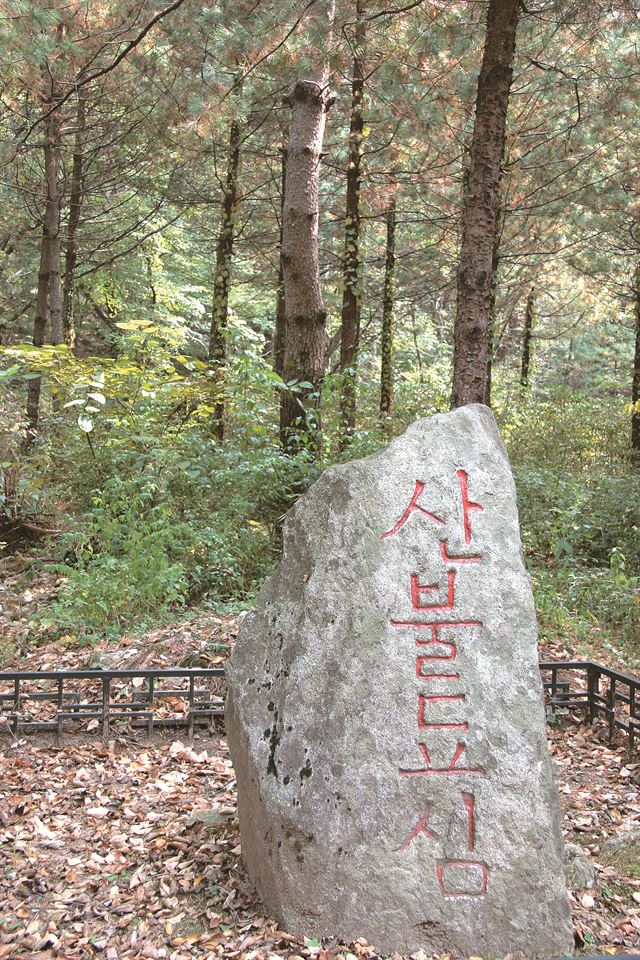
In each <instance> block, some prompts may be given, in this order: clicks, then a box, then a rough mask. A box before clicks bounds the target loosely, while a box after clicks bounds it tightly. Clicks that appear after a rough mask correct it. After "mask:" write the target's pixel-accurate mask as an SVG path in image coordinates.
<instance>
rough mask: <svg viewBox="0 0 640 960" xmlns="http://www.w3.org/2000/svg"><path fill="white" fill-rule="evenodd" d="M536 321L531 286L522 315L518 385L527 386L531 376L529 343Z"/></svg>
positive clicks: (533, 285) (534, 289)
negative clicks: (520, 360)
mask: <svg viewBox="0 0 640 960" xmlns="http://www.w3.org/2000/svg"><path fill="white" fill-rule="evenodd" d="M535 319H536V288H535V284H532V285H531V289H530V290H529V295H528V297H527V307H526V310H525V314H524V330H523V333H522V366H521V368H520V385H521V386H522V387H528V386H529V377H530V376H531V341H532V339H533V324H534V322H535Z"/></svg>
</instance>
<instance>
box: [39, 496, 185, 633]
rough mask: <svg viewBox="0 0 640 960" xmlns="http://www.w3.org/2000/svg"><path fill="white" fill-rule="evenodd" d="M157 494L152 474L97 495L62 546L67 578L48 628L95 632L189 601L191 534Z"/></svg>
mask: <svg viewBox="0 0 640 960" xmlns="http://www.w3.org/2000/svg"><path fill="white" fill-rule="evenodd" d="M159 492H160V491H159V488H158V484H157V483H156V482H154V478H152V477H141V478H139V479H138V480H133V479H129V480H128V481H127V482H124V481H123V480H121V479H119V478H117V477H112V478H110V479H109V481H107V483H105V485H104V487H103V488H102V490H101V491H99V492H98V493H97V494H96V495H95V496H94V497H93V498H92V505H91V509H90V510H88V511H87V512H86V514H85V515H84V517H83V522H82V524H81V525H79V526H78V527H77V528H76V529H75V530H73V531H72V532H70V533H68V534H67V535H66V536H65V537H64V538H63V539H62V542H61V544H60V548H61V549H63V550H65V549H66V559H67V562H66V563H64V562H63V563H57V564H54V565H53V569H54V570H55V572H57V573H59V574H61V575H62V576H63V577H64V578H65V580H64V582H63V584H62V586H61V588H60V592H59V595H58V598H57V600H56V601H55V602H54V604H53V605H52V606H51V608H50V609H49V610H48V611H47V612H46V614H45V615H44V617H43V622H44V624H45V625H47V626H49V627H51V626H53V625H55V627H56V629H57V630H64V629H65V628H66V629H69V628H72V629H73V630H74V631H76V632H93V631H95V630H96V629H100V628H103V629H104V628H105V627H107V626H110V625H111V626H121V625H124V624H127V623H131V622H132V620H133V619H135V618H139V617H140V618H145V617H148V616H150V615H152V614H153V615H161V614H162V613H163V612H165V611H166V610H168V609H169V608H170V607H171V606H175V605H176V604H177V603H179V602H184V601H185V600H186V596H187V569H186V564H185V562H184V554H185V552H186V551H185V546H186V544H187V543H189V541H190V540H191V539H192V535H191V531H190V530H189V528H188V527H187V525H186V524H184V523H181V522H179V521H178V520H177V518H176V517H175V515H174V514H173V511H172V509H171V505H170V504H167V503H165V502H160V501H159V499H158V493H159ZM187 549H188V548H187Z"/></svg>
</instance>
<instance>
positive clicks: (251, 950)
mask: <svg viewBox="0 0 640 960" xmlns="http://www.w3.org/2000/svg"><path fill="white" fill-rule="evenodd" d="M235 633H236V624H235V622H234V621H233V620H232V619H231V618H229V617H215V616H213V615H209V614H207V615H204V616H203V617H201V618H199V619H198V620H193V621H191V622H189V623H184V622H181V623H179V624H175V625H172V626H171V627H166V628H162V629H160V630H156V631H152V632H151V633H148V634H146V635H145V636H144V637H143V638H133V639H129V640H125V641H124V642H123V643H122V644H121V647H120V652H119V655H118V657H117V659H118V661H119V662H118V666H121V667H125V666H126V667H129V668H133V667H143V666H146V667H152V666H159V667H161V666H178V665H185V664H188V665H193V666H197V665H203V666H205V665H206V666H209V665H217V664H218V663H220V662H221V661H222V660H223V659H224V652H225V648H228V647H229V645H230V644H231V643H232V641H233V638H234V636H235ZM105 650H106V648H105ZM101 652H102V651H101V650H100V649H98V650H97V651H96V650H95V649H92V650H87V649H86V648H79V649H76V647H75V645H74V644H73V643H71V644H69V643H68V641H67V642H66V643H65V640H64V638H63V639H62V640H61V641H57V642H55V643H49V644H47V645H45V646H43V647H41V648H38V649H36V650H33V649H32V650H30V651H29V656H28V666H27V665H26V664H25V657H24V654H23V655H21V656H20V657H19V659H18V660H17V662H16V663H14V669H17V668H18V666H19V667H20V668H21V669H44V668H45V667H48V668H49V669H52V668H54V666H55V665H56V664H60V663H64V665H65V668H66V669H73V668H83V667H85V666H87V665H89V660H90V659H91V658H95V657H96V655H100V654H101ZM553 652H554V651H552V654H553ZM548 654H549V651H548V650H545V656H547V655H548ZM553 659H556V657H555V656H553ZM5 669H11V667H10V666H9V665H7V666H6V667H5ZM0 736H1V738H2V739H0V748H1V750H0V960H49V958H58V960H72V958H74V960H75V958H82V960H85V958H94V957H101V958H102V957H104V958H106V960H142V958H149V960H154V958H167V960H188V958H201V960H213V958H218V957H225V958H239V960H276V958H279V957H288V958H290V960H296V958H301V960H305V958H313V960H333V958H338V957H342V958H344V960H364V958H369V960H376V958H377V957H378V954H377V953H376V951H375V949H374V948H373V947H371V946H369V945H368V944H367V943H366V942H365V941H364V940H359V941H357V942H355V943H352V944H342V943H339V942H337V941H335V940H330V941H325V942H324V943H319V942H317V941H314V940H299V939H298V938H296V937H293V936H291V935H290V934H288V933H287V932H286V931H284V930H281V929H280V928H279V926H278V924H277V923H276V922H275V921H274V920H273V919H270V918H268V917H265V916H264V915H263V914H262V911H261V907H260V903H259V902H258V901H257V899H256V897H255V893H254V891H253V890H252V887H251V885H250V883H249V881H248V879H247V877H246V875H245V873H244V870H243V867H242V862H241V857H240V854H241V848H240V836H239V828H238V821H237V817H236V792H235V786H236V784H235V775H234V771H233V767H232V764H231V761H230V759H229V756H228V751H227V747H226V744H225V742H224V739H223V737H222V736H221V734H220V733H215V732H214V733H209V732H206V733H205V732H201V733H199V734H196V737H195V738H194V740H193V741H192V742H186V741H185V740H184V738H183V739H179V738H173V739H170V738H169V737H168V735H167V734H166V733H165V734H163V735H157V736H155V737H154V738H153V739H152V740H146V739H144V738H142V737H141V736H139V735H137V734H136V735H135V736H134V735H132V734H131V735H123V736H118V737H117V738H114V739H113V740H110V741H109V742H107V743H104V744H103V743H100V742H97V741H96V740H95V739H94V738H95V734H93V733H91V732H88V731H87V732H82V733H80V734H75V735H73V736H72V737H68V738H67V739H66V741H65V743H64V745H63V746H60V747H59V746H57V745H54V744H53V743H52V742H50V738H48V737H47V736H44V735H43V736H30V737H28V738H26V737H25V738H20V739H16V738H15V737H13V736H11V735H10V734H9V733H8V732H7V731H6V730H5V731H3V732H2V733H1V734H0ZM549 745H550V750H551V753H552V757H553V760H554V764H555V768H556V772H557V777H558V785H559V789H560V797H561V804H562V816H563V830H564V834H565V840H566V841H568V842H571V843H574V844H578V845H579V846H580V847H581V848H582V849H583V850H584V851H585V854H586V855H587V856H588V857H589V858H590V859H591V861H592V863H593V866H594V868H595V873H596V884H595V886H594V887H593V888H591V889H589V890H572V891H571V892H570V898H571V907H572V913H573V918H574V928H575V936H576V946H577V947H578V948H579V949H580V950H581V952H586V953H597V952H600V953H611V954H614V953H615V954H625V953H631V952H634V950H636V951H637V949H638V946H639V945H640V863H639V862H638V856H637V851H640V761H639V762H631V761H630V760H629V758H628V756H627V754H626V753H625V750H624V746H623V745H622V744H620V745H615V744H614V746H613V747H609V746H607V745H606V744H605V743H604V742H603V741H602V739H600V738H599V730H598V725H596V729H594V730H592V729H591V728H590V727H588V726H586V725H584V724H583V723H582V722H581V718H580V717H577V716H576V717H572V716H569V717H567V718H566V719H564V720H563V721H562V723H561V724H559V725H557V726H553V727H551V728H550V729H549ZM636 837H637V841H638V842H637V843H636V840H635V838H636ZM396 960H398V958H396ZM414 960H426V956H425V955H424V954H423V953H422V952H420V953H419V954H414Z"/></svg>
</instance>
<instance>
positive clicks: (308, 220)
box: [280, 0, 335, 452]
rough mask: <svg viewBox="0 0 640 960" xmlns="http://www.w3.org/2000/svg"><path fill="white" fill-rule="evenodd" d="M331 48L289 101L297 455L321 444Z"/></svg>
mask: <svg viewBox="0 0 640 960" xmlns="http://www.w3.org/2000/svg"><path fill="white" fill-rule="evenodd" d="M334 14H335V0H323V2H321V3H320V2H318V3H316V5H315V6H314V7H312V8H311V13H310V14H309V17H308V22H309V25H310V26H312V27H314V28H315V29H316V30H318V31H320V30H324V31H326V30H327V29H328V30H329V31H331V30H332V26H333V18H334ZM329 46H330V44H329V43H328V42H327V40H326V36H325V42H324V44H321V43H320V42H318V43H316V44H315V47H316V50H317V51H318V52H317V56H318V62H317V63H316V64H315V66H314V68H312V69H311V70H309V72H308V73H307V75H306V76H304V77H300V79H299V80H298V81H297V82H296V85H295V87H294V88H293V91H292V92H291V94H290V96H289V97H288V101H289V103H290V105H291V127H290V130H289V141H288V145H287V179H286V183H285V194H284V216H283V221H282V265H283V270H284V290H285V318H286V334H285V350H284V379H285V380H287V381H291V380H296V381H298V383H300V384H305V386H299V387H298V388H297V389H296V390H295V391H287V392H283V394H282V397H281V401H280V440H281V442H282V445H283V446H284V448H285V449H286V450H289V451H291V452H295V451H296V450H298V449H300V448H301V447H302V446H304V445H308V446H309V447H310V448H311V449H313V450H317V448H318V446H319V444H320V411H319V406H320V391H321V388H322V379H323V376H324V368H325V341H326V328H325V322H326V316H327V311H326V309H325V305H324V302H323V299H322V291H321V288H320V261H319V256H318V221H319V210H318V189H319V183H320V162H321V159H322V144H323V140H324V128H325V122H326V117H327V111H328V109H329V107H330V105H331V103H332V97H331V94H330V91H329Z"/></svg>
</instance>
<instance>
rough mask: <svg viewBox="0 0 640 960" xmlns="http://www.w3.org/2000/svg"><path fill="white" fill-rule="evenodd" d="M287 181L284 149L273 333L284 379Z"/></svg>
mask: <svg viewBox="0 0 640 960" xmlns="http://www.w3.org/2000/svg"><path fill="white" fill-rule="evenodd" d="M286 180H287V152H286V150H285V149H284V147H283V148H282V176H281V179H280V191H281V192H280V238H279V242H278V297H277V301H276V324H275V329H274V331H273V369H274V370H275V372H276V373H277V374H278V376H279V377H282V375H283V374H284V342H285V335H286V313H285V304H284V267H283V264H282V229H283V227H282V224H283V221H284V185H285V183H286Z"/></svg>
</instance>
